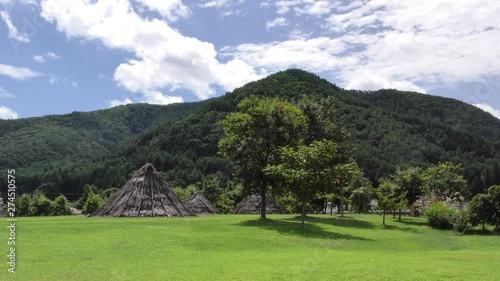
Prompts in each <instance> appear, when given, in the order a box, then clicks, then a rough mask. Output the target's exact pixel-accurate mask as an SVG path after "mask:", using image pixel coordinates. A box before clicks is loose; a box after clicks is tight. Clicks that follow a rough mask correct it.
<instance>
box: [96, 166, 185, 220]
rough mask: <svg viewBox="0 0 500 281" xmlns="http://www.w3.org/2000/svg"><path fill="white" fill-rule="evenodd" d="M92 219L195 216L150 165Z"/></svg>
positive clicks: (140, 171)
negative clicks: (103, 217) (99, 217)
mask: <svg viewBox="0 0 500 281" xmlns="http://www.w3.org/2000/svg"><path fill="white" fill-rule="evenodd" d="M92 216H109V217H184V216H194V214H193V213H192V212H191V211H190V210H188V209H187V208H186V207H185V206H184V204H183V203H182V201H181V200H180V199H179V197H177V195H175V193H174V192H173V191H172V189H171V188H170V187H169V186H168V184H167V183H166V182H164V181H163V180H162V179H161V177H160V174H159V173H158V172H157V171H156V169H155V168H154V167H153V165H151V164H149V163H148V164H146V165H144V166H142V168H140V169H139V170H138V171H136V172H135V173H134V176H133V177H132V179H130V180H129V181H128V182H127V183H126V184H125V185H124V186H123V187H122V188H121V189H120V190H118V191H117V192H116V193H115V194H114V195H113V196H112V197H111V198H109V200H108V201H107V202H106V203H104V205H102V206H101V208H99V209H98V210H97V211H95V212H94V213H93V214H92Z"/></svg>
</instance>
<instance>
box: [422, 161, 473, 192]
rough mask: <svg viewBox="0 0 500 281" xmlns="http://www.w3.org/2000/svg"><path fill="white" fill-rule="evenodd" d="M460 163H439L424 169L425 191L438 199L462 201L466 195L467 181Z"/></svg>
mask: <svg viewBox="0 0 500 281" xmlns="http://www.w3.org/2000/svg"><path fill="white" fill-rule="evenodd" d="M462 174H463V169H462V167H461V165H453V163H450V162H446V163H439V164H438V165H433V166H431V167H429V168H428V169H427V170H426V171H425V181H426V187H427V191H428V192H430V193H432V195H433V196H435V197H436V198H437V199H438V200H439V201H455V202H463V201H464V198H466V196H467V181H466V180H465V179H464V177H463V176H462Z"/></svg>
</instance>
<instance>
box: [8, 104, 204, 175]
mask: <svg viewBox="0 0 500 281" xmlns="http://www.w3.org/2000/svg"><path fill="white" fill-rule="evenodd" d="M199 106H200V104H199V103H182V104H172V105H168V106H160V105H148V104H134V105H127V106H119V107H115V108H111V109H108V110H99V111H93V112H73V113H71V114H66V115H52V116H45V117H38V118H27V119H19V120H0V155H2V157H1V158H0V167H1V168H2V169H8V168H37V169H43V168H46V167H47V166H56V165H61V163H65V162H66V163H68V162H73V161H77V160H81V159H92V158H95V157H97V156H100V155H103V154H104V153H106V152H108V151H109V150H111V149H113V148H114V147H115V146H116V145H117V144H119V143H121V142H123V140H125V139H127V138H129V137H131V136H133V135H136V134H138V133H140V132H142V131H144V130H145V129H147V128H149V127H150V126H152V125H155V124H159V123H161V122H164V121H169V120H173V119H175V118H178V117H179V116H183V115H185V114H186V113H189V112H191V111H192V110H194V109H195V108H197V107H199Z"/></svg>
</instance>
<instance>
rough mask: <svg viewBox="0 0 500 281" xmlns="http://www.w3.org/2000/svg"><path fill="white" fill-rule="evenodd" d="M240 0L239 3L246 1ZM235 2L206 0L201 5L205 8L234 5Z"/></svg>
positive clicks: (229, 0)
mask: <svg viewBox="0 0 500 281" xmlns="http://www.w3.org/2000/svg"><path fill="white" fill-rule="evenodd" d="M233 2H234V1H233ZM238 2H239V3H238V4H241V3H243V2H244V1H241V0H240V1H238ZM233 4H234V3H231V0H209V1H205V2H204V3H203V4H200V6H201V7H203V8H221V7H227V6H232V5H233Z"/></svg>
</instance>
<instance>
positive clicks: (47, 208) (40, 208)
mask: <svg viewBox="0 0 500 281" xmlns="http://www.w3.org/2000/svg"><path fill="white" fill-rule="evenodd" d="M51 203H52V202H51V201H50V200H49V199H48V198H47V197H46V196H45V194H43V193H42V192H35V193H34V194H33V199H32V206H33V213H31V214H30V215H33V216H49V215H50V214H51V211H52V210H51V205H52V204H51Z"/></svg>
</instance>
